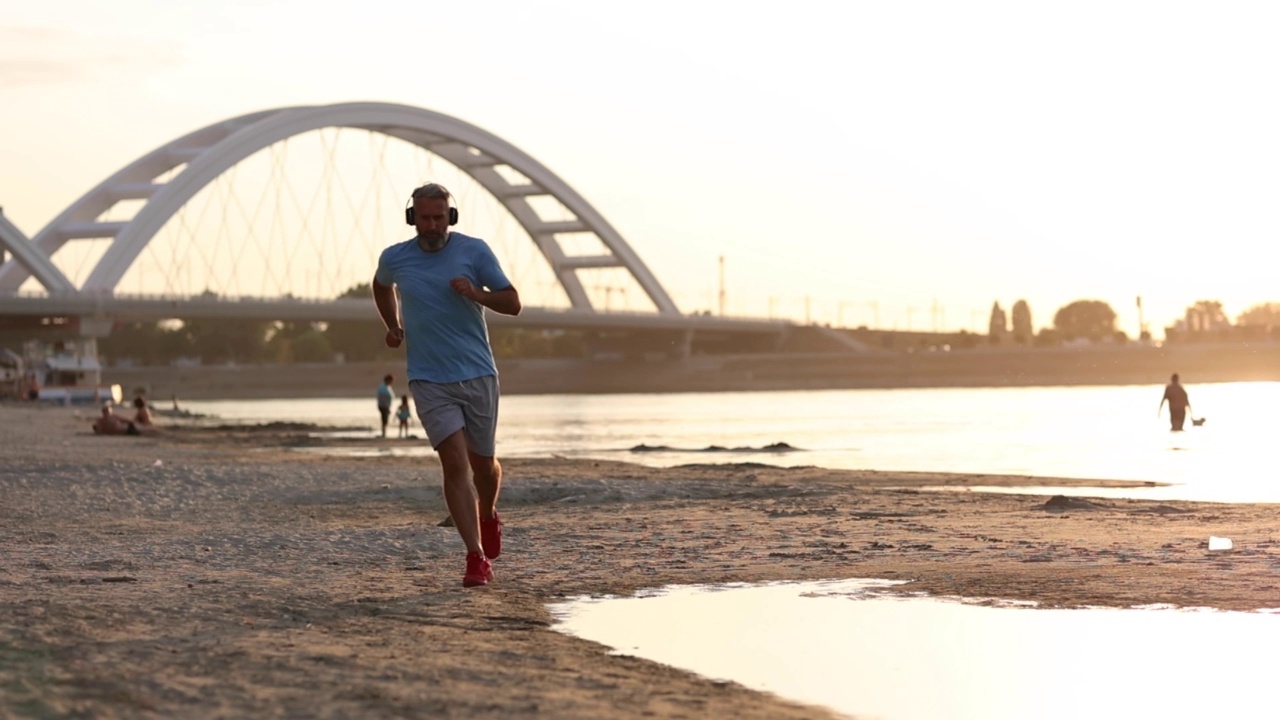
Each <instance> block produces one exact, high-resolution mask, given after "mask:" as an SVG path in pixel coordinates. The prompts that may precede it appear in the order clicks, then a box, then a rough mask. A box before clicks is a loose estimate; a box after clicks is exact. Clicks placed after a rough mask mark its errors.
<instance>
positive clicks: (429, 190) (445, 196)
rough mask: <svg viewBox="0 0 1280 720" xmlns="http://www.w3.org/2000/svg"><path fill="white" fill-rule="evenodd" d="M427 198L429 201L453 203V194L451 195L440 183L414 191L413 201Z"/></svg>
mask: <svg viewBox="0 0 1280 720" xmlns="http://www.w3.org/2000/svg"><path fill="white" fill-rule="evenodd" d="M423 198H427V199H429V200H444V201H445V202H448V203H452V202H453V193H450V192H449V191H448V190H446V189H445V187H444V186H443V185H441V184H440V183H427V184H426V185H423V186H422V187H417V188H414V189H413V199H414V200H421V199H423Z"/></svg>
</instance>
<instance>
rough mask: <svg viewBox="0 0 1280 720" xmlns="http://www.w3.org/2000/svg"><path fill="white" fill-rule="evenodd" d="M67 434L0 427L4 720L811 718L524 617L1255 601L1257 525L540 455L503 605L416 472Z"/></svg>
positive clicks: (1232, 513)
mask: <svg viewBox="0 0 1280 720" xmlns="http://www.w3.org/2000/svg"><path fill="white" fill-rule="evenodd" d="M91 415H92V413H91V412H86V413H82V412H77V411H76V410H75V409H67V408H50V407H31V406H25V405H0V424H3V426H4V427H5V428H6V434H7V436H8V437H7V439H6V444H7V446H8V447H7V448H6V454H5V459H4V460H3V462H0V499H3V502H2V503H0V543H3V546H4V547H5V548H6V552H5V553H4V555H3V556H0V608H2V609H3V614H4V617H5V620H4V621H3V622H2V623H0V688H4V689H5V690H6V692H4V693H0V698H3V699H0V716H7V715H8V714H15V713H16V714H24V713H26V712H27V711H28V709H34V710H33V712H34V711H39V712H42V713H45V714H48V715H56V714H77V715H86V716H93V717H107V718H111V717H177V716H182V717H196V718H199V717H226V716H242V717H248V716H307V717H325V718H328V717H333V718H338V717H351V716H364V717H367V716H397V717H438V716H441V715H445V716H457V717H493V718H521V717H528V716H530V715H534V714H538V715H543V716H546V717H556V718H640V717H651V716H658V717H704V716H707V715H708V714H715V715H721V716H738V717H742V718H830V717H833V716H834V715H833V713H831V712H829V711H826V710H824V709H822V708H813V707H807V706H803V705H799V704H796V703H792V702H789V701H784V700H781V699H779V698H777V697H775V696H772V695H769V694H765V693H760V692H756V691H752V690H748V689H746V688H744V687H742V686H739V685H737V684H735V683H722V682H715V681H711V680H708V679H704V678H699V677H696V676H693V675H690V674H688V673H685V672H682V671H678V670H675V669H673V668H670V667H667V666H663V665H660V664H657V663H653V662H649V661H643V660H639V659H637V658H633V657H627V656H625V655H615V654H613V653H611V652H610V650H609V649H608V648H605V647H603V646H600V645H597V644H595V643H591V642H587V641H583V640H578V639H575V638H572V637H569V636H567V635H562V634H561V633H558V632H556V631H554V630H551V629H550V628H551V622H552V619H551V617H550V614H549V610H548V609H547V605H548V604H549V603H551V602H554V601H557V600H560V599H563V598H565V597H571V596H580V595H610V594H611V595H629V594H631V593H634V592H636V591H638V590H641V589H644V588H652V587H661V586H664V585H671V584H694V583H697V584H722V583H731V582H764V581H784V580H819V579H833V578H864V577H865V578H882V579H892V580H906V581H908V582H907V583H905V584H904V585H902V586H900V591H901V592H903V593H921V592H924V593H929V594H931V595H936V596H965V597H975V598H982V597H985V598H1000V599H1008V600H1025V601H1032V602H1037V603H1040V604H1041V605H1042V606H1045V607H1091V606H1107V607H1128V606H1135V605H1151V604H1159V603H1167V604H1171V605H1177V606H1181V607H1215V608H1220V609H1227V610H1245V611H1256V610H1260V609H1264V608H1269V607H1274V606H1276V604H1277V603H1276V599H1275V598H1276V594H1275V586H1274V584H1273V578H1274V573H1275V568H1276V567H1280V538H1276V536H1275V530H1274V513H1275V509H1276V506H1275V505H1256V504H1238V505H1234V504H1233V505H1223V504H1215V503H1195V502H1180V501H1170V502H1150V501H1131V500H1097V501H1095V502H1094V503H1092V505H1093V507H1085V506H1083V505H1081V506H1074V507H1069V508H1067V509H1065V510H1055V509H1050V508H1047V507H1046V502H1047V501H1048V500H1049V498H1047V497H1043V496H1033V495H1008V494H998V493H978V492H962V491H957V492H922V491H921V490H920V488H922V487H926V486H933V485H943V486H948V487H952V488H956V489H962V488H967V487H972V486H975V485H992V484H1008V485H1074V486H1080V485H1084V486H1098V487H1101V486H1106V485H1109V484H1115V481H1112V482H1108V481H1076V480H1059V479H1054V478H1041V477H1034V478H1033V477H1020V476H987V475H962V474H948V473H899V472H879V471H832V470H825V469H822V468H815V467H795V468H777V467H771V466H761V465H756V464H749V463H731V464H723V465H685V466H679V467H673V468H649V467H644V466H638V465H632V464H628V463H617V462H606V461H595V460H580V461H570V460H563V459H556V458H549V459H522V458H503V464H504V468H505V472H506V482H505V484H504V490H503V496H502V501H501V507H502V510H503V516H504V520H505V522H506V525H507V529H506V533H505V536H506V537H505V541H506V542H505V543H504V553H503V556H502V557H501V558H499V560H498V561H497V563H496V571H497V579H496V581H495V582H494V584H493V585H491V586H489V587H485V588H478V589H473V590H464V589H463V588H462V587H461V584H460V580H461V572H462V563H461V561H462V553H461V543H460V541H459V540H458V538H457V536H456V533H455V532H454V530H453V529H452V528H447V527H439V526H438V523H439V522H440V520H441V519H442V518H444V517H445V516H446V515H447V512H446V511H445V509H444V503H443V499H442V497H441V493H440V489H439V481H440V479H439V467H438V465H437V464H436V463H435V461H434V459H431V458H425V459H424V458H420V457H419V458H413V457H376V458H359V459H354V458H345V457H335V456H327V455H319V454H310V453H302V452H297V451H296V450H294V449H293V448H294V446H295V443H296V441H297V440H298V436H299V434H300V433H305V429H302V430H299V429H288V428H269V427H267V428H222V429H217V430H208V429H204V430H202V429H194V428H181V427H177V426H174V427H170V428H167V429H166V430H165V432H164V434H162V435H158V436H154V437H126V436H112V437H103V436H95V435H92V434H91V433H90V432H89V430H88V422H89V421H90V420H91ZM162 424H163V423H162ZM1121 484H1134V483H1121ZM1210 535H1216V536H1225V537H1230V538H1232V540H1233V542H1234V544H1235V549H1234V550H1233V551H1231V552H1226V553H1223V552H1211V551H1209V550H1208V549H1207V539H1208V537H1209V536H1210ZM37 714H38V713H37Z"/></svg>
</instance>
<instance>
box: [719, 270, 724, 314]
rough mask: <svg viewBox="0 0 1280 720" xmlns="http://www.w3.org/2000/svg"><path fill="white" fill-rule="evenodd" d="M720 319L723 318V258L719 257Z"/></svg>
mask: <svg viewBox="0 0 1280 720" xmlns="http://www.w3.org/2000/svg"><path fill="white" fill-rule="evenodd" d="M720 317H724V256H723V255H721V256H720Z"/></svg>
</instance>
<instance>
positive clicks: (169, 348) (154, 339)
mask: <svg viewBox="0 0 1280 720" xmlns="http://www.w3.org/2000/svg"><path fill="white" fill-rule="evenodd" d="M205 294H207V295H214V293H212V292H206V293H205ZM338 298H339V299H343V298H358V299H369V320H334V321H331V322H293V321H271V320H244V319H234V318H175V319H173V320H162V321H146V322H121V323H117V324H116V325H115V326H114V327H113V328H112V330H111V334H110V335H108V336H107V337H105V338H101V339H99V340H98V353H99V355H100V356H101V357H103V358H104V359H106V360H107V361H108V362H110V363H117V364H118V363H121V362H127V363H132V364H135V365H168V364H171V363H174V362H181V361H183V360H193V361H199V362H201V363H210V364H221V363H242V364H254V363H263V362H267V363H281V364H289V363H313V362H315V363H319V362H333V361H335V360H336V359H338V358H341V359H342V360H343V361H344V362H368V361H390V360H399V359H401V358H402V357H403V353H404V350H403V349H391V348H388V347H387V346H386V344H385V342H384V337H385V335H386V329H385V328H384V327H383V326H382V321H381V320H379V319H378V317H377V312H376V311H375V310H374V309H373V307H374V306H373V301H372V299H371V298H372V289H371V287H370V284H369V283H367V282H363V283H358V284H356V285H354V286H352V287H351V288H348V289H347V290H346V291H344V292H343V293H342V294H341V295H339V296H338ZM489 334H490V340H491V341H492V343H493V351H494V355H495V356H497V357H499V358H512V357H520V358H544V357H581V356H582V354H583V353H584V352H585V343H584V341H583V339H582V337H581V334H580V333H570V332H565V333H556V332H542V331H534V330H526V329H523V328H492V327H491V328H489Z"/></svg>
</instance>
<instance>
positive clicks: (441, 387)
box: [373, 183, 521, 587]
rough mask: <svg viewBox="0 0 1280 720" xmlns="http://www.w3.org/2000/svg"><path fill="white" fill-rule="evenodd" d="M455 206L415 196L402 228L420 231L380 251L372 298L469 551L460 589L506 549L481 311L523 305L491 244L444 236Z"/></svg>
mask: <svg viewBox="0 0 1280 720" xmlns="http://www.w3.org/2000/svg"><path fill="white" fill-rule="evenodd" d="M452 199H453V196H452V195H450V193H449V191H448V190H446V189H445V188H444V187H443V186H441V185H438V184H436V183H429V184H427V185H423V186H421V187H419V188H416V189H415V190H414V191H413V195H412V197H411V198H410V203H411V205H410V206H409V207H407V208H405V221H406V222H407V223H409V224H410V225H413V226H414V228H415V229H416V230H417V234H416V235H415V236H414V237H412V238H410V239H409V240H406V241H404V242H401V243H397V244H395V245H392V246H391V247H389V248H387V249H386V250H383V251H382V254H381V255H380V256H379V257H378V269H377V271H376V272H375V273H374V276H373V300H374V303H375V305H377V308H378V314H379V316H381V318H382V322H383V324H384V325H385V326H386V328H387V334H386V344H387V346H388V347H391V348H397V347H400V344H401V343H407V348H406V353H405V354H406V356H407V361H408V378H409V391H410V394H411V395H413V402H414V406H415V407H416V408H417V412H418V419H419V421H420V422H421V423H422V428H423V429H424V430H425V431H426V433H427V439H428V440H429V441H430V442H431V446H432V447H433V448H435V451H436V454H437V455H438V456H439V458H440V468H441V472H442V473H443V475H444V497H445V504H446V505H448V507H449V515H450V516H451V517H452V518H453V524H454V526H455V527H457V529H458V535H459V536H461V538H462V542H463V544H464V545H466V549H467V567H466V572H465V574H464V575H463V577H462V584H463V585H464V586H466V587H474V586H476V585H486V584H488V583H489V582H490V581H491V580H492V579H493V563H492V562H491V560H492V559H494V558H496V557H498V555H499V554H501V552H502V522H501V520H500V519H499V517H498V493H499V491H500V490H501V489H502V465H501V464H499V462H498V459H497V457H496V452H495V443H496V438H497V423H498V395H499V390H498V370H497V365H496V364H495V363H494V360H493V348H492V346H491V345H490V344H489V331H488V327H487V326H486V325H485V320H484V311H485V309H486V308H488V309H489V310H492V311H494V312H498V313H502V314H504V315H519V314H520V309H521V304H520V294H519V293H518V292H517V291H516V288H515V286H514V285H512V283H511V281H510V280H508V279H507V276H506V274H505V273H504V272H503V271H502V267H501V266H500V265H499V264H498V259H497V257H496V256H495V255H494V254H493V251H492V250H491V249H490V248H489V246H488V244H486V243H485V242H484V241H483V240H481V239H479V238H476V237H471V236H470V235H464V234H462V233H460V232H456V231H452V230H450V229H449V227H450V226H451V225H454V224H456V223H457V221H458V210H457V208H456V207H453V206H452V205H451V201H452ZM397 289H398V290H399V296H398V297H397V293H396V290H397Z"/></svg>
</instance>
